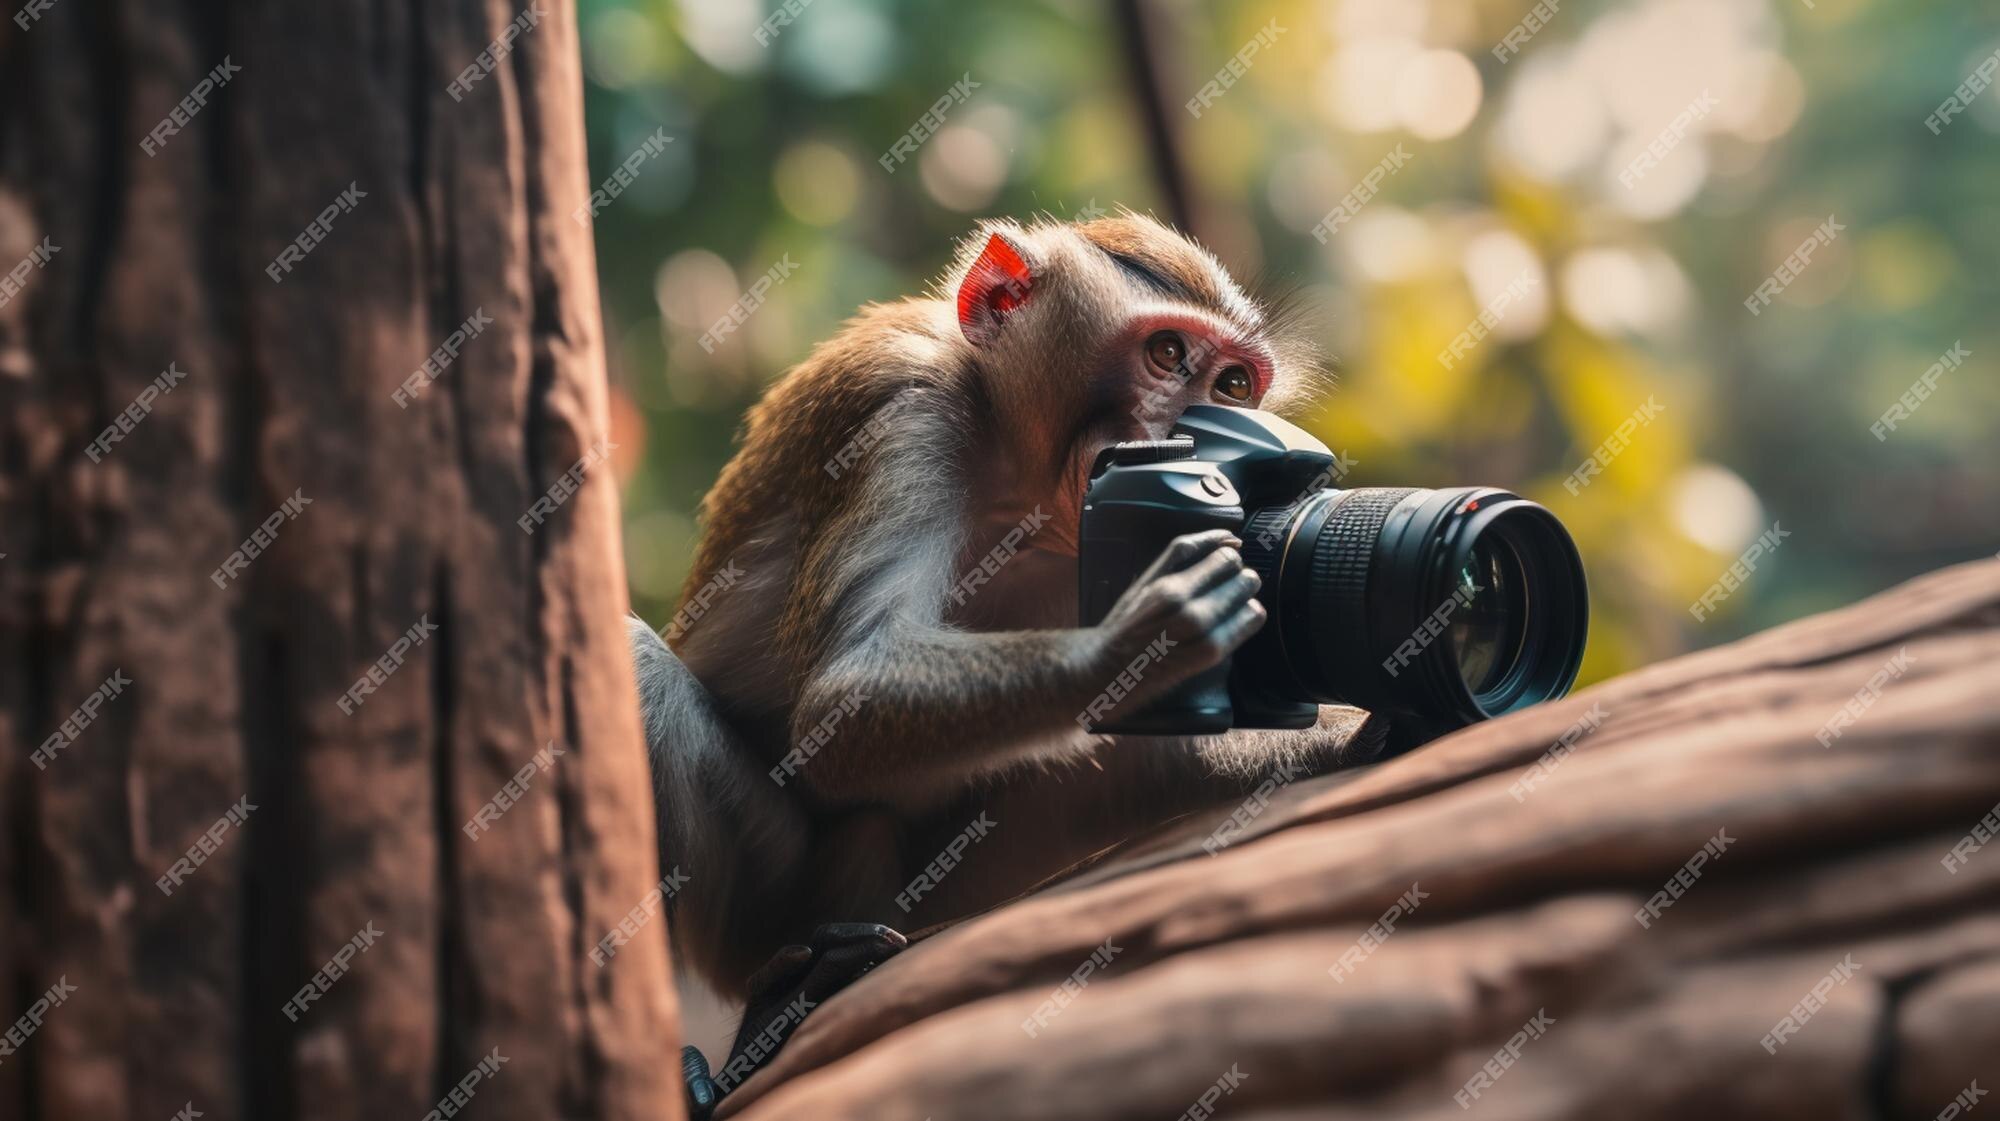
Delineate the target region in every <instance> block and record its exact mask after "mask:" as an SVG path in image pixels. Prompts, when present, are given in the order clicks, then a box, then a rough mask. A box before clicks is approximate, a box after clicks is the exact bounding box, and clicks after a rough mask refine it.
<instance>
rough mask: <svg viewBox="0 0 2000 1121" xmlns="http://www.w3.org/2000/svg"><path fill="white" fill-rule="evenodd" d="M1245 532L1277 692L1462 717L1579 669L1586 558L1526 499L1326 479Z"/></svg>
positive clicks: (1495, 710) (1264, 665)
mask: <svg viewBox="0 0 2000 1121" xmlns="http://www.w3.org/2000/svg"><path fill="white" fill-rule="evenodd" d="M1244 537H1245V549H1244V552H1245V559H1246V560H1247V561H1248V562H1249V563H1250V564H1251V565H1252V566H1253V567H1255V568H1257V569H1258V571H1259V573H1260V574H1261V575H1262V576H1263V577H1264V588H1263V590H1262V591H1261V592H1260V593H1259V594H1260V596H1261V598H1262V599H1263V600H1264V605H1265V607H1266V608H1267V609H1269V611H1270V616H1271V623H1270V624H1267V625H1266V627H1265V631H1266V632H1267V635H1268V637H1267V636H1266V635H1260V636H1258V638H1257V639H1254V640H1252V643H1251V644H1250V646H1255V647H1257V648H1258V649H1256V650H1251V648H1250V646H1246V647H1245V651H1246V652H1247V653H1248V654H1249V655H1250V657H1249V659H1248V661H1249V666H1248V667H1247V668H1249V669H1250V671H1251V675H1252V677H1253V678H1254V679H1256V680H1261V681H1264V682H1268V683H1269V684H1268V691H1269V692H1271V693H1272V695H1274V696H1278V697H1284V696H1290V697H1296V698H1302V699H1309V700H1312V701H1316V702H1321V703H1325V702H1330V701H1343V702H1346V703H1349V704H1355V705H1359V706H1361V707H1363V708H1367V709H1370V710H1375V711H1389V712H1400V713H1406V714H1410V715H1413V716H1417V717H1420V718H1422V719H1423V720H1424V721H1426V722H1428V723H1430V724H1432V725H1433V726H1436V727H1438V728H1440V729H1449V728H1454V727H1459V726H1462V725H1465V724H1470V723H1473V722H1475V721H1478V720H1483V719H1486V718H1488V717H1491V716H1498V715H1500V714H1502V713H1505V712H1511V711H1513V710H1515V709H1518V708H1523V707H1526V706H1528V705H1531V704H1534V703H1536V702H1539V701H1544V700H1548V699H1550V698H1552V697H1559V696H1561V695H1562V694H1563V693H1564V692H1565V691H1567V690H1568V688H1569V686H1570V684H1571V683H1572V682H1573V681H1575V679H1576V672H1577V668H1578V666H1579V665H1580V664H1581V662H1582V657H1583V641H1584V629H1585V623H1586V615H1587V598H1586V594H1585V590H1584V582H1583V564H1582V561H1581V559H1580V558H1579V557H1578V555H1577V552H1576V546H1575V544H1574V543H1573V542H1572V541H1571V540H1570V537H1569V534H1568V532H1567V531H1565V530H1564V529H1563V527H1562V523H1561V522H1559V521H1557V520H1556V518H1555V516H1554V515H1553V514H1551V513H1549V511H1548V510H1547V509H1545V508H1543V507H1542V506H1540V505H1537V504H1536V503H1533V502H1530V501H1528V500H1526V499H1524V498H1521V497H1519V496H1518V495H1514V494H1510V493H1508V492H1507V491H1503V490H1495V489H1493V488H1488V487H1459V488H1453V489H1449V490H1412V489H1402V488H1364V489H1356V490H1346V491H1339V490H1319V491H1313V492H1310V493H1308V494H1307V495H1305V496H1304V497H1303V498H1301V499H1300V500H1299V501H1297V502H1295V503H1293V504H1291V505H1289V506H1285V507H1276V508H1270V509H1263V510H1257V511H1255V512H1253V513H1252V515H1251V517H1250V519H1249V522H1248V524H1247V526H1246V528H1245V533H1244Z"/></svg>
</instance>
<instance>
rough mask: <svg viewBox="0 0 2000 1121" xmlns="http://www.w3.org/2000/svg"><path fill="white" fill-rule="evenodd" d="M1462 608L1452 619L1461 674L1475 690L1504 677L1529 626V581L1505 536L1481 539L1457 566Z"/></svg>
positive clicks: (1452, 644) (1452, 643)
mask: <svg viewBox="0 0 2000 1121" xmlns="http://www.w3.org/2000/svg"><path fill="white" fill-rule="evenodd" d="M1458 583H1459V587H1460V589H1462V591H1463V597H1462V598H1463V602H1464V607H1463V609H1462V610H1459V611H1457V612H1456V613H1454V614H1453V616H1452V620H1451V646H1452V652H1453V653H1455V654H1456V655H1457V656H1458V673H1459V676H1460V677H1463V678H1464V679H1465V683H1466V686H1467V687H1468V688H1470V689H1471V690H1472V691H1473V692H1474V693H1475V694H1476V693H1481V692H1485V691H1486V690H1487V689H1488V688H1490V687H1491V686H1492V685H1493V683H1494V682H1495V681H1497V680H1499V679H1500V678H1502V677H1504V676H1505V675H1506V672H1507V670H1509V669H1511V668H1512V667H1513V665H1514V662H1515V659H1516V658H1518V657H1519V656H1520V653H1521V636H1522V635H1523V634H1525V633H1527V629H1528V595H1527V579H1526V577H1524V576H1523V575H1522V573H1521V558H1520V556H1519V555H1518V554H1517V553H1515V552H1514V550H1513V548H1512V547H1511V546H1509V545H1508V544H1507V543H1506V542H1505V541H1504V540H1500V539H1498V538H1490V537H1489V538H1482V539H1480V540H1479V541H1477V542H1475V543H1474V544H1473V546H1472V555H1471V556H1470V557H1468V558H1467V559H1466V563H1465V565H1464V567H1462V568H1460V569H1459V570H1458Z"/></svg>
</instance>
